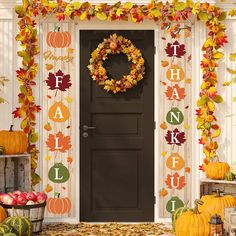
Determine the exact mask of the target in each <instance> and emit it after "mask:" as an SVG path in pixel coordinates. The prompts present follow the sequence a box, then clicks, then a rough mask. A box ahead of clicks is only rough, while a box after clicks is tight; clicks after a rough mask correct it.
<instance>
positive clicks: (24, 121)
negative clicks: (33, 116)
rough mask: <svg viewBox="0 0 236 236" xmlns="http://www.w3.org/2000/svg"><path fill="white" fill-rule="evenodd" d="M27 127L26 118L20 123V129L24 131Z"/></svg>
mask: <svg viewBox="0 0 236 236" xmlns="http://www.w3.org/2000/svg"><path fill="white" fill-rule="evenodd" d="M27 125H28V119H27V118H26V119H24V120H23V121H22V122H21V129H24V128H25V127H26V126H27Z"/></svg>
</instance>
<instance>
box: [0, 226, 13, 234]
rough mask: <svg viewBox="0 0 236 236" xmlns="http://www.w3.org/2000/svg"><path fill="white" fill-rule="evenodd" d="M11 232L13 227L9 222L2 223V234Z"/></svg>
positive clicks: (0, 231)
mask: <svg viewBox="0 0 236 236" xmlns="http://www.w3.org/2000/svg"><path fill="white" fill-rule="evenodd" d="M10 232H11V227H9V226H8V225H7V224H0V235H5V234H6V233H10Z"/></svg>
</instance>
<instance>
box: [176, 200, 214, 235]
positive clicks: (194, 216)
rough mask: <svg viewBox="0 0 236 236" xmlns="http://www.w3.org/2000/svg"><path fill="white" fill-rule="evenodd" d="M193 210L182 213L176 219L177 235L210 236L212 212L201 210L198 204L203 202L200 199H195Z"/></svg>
mask: <svg viewBox="0 0 236 236" xmlns="http://www.w3.org/2000/svg"><path fill="white" fill-rule="evenodd" d="M194 203H195V208H194V209H193V211H186V212H184V213H182V214H181V215H180V216H179V217H178V219H177V220H176V224H175V229H176V236H209V231H210V230H209V228H210V227H209V221H210V214H209V213H208V212H201V213H200V212H199V210H198V204H203V202H202V201H200V200H195V202H194Z"/></svg>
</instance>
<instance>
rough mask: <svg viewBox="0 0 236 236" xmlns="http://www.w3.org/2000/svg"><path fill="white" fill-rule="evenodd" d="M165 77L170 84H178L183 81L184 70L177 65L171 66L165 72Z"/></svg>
mask: <svg viewBox="0 0 236 236" xmlns="http://www.w3.org/2000/svg"><path fill="white" fill-rule="evenodd" d="M166 77H167V79H168V80H170V81H171V82H180V81H181V80H183V79H184V70H183V68H182V67H180V66H179V65H178V64H172V65H171V66H170V68H169V69H168V70H167V72H166Z"/></svg>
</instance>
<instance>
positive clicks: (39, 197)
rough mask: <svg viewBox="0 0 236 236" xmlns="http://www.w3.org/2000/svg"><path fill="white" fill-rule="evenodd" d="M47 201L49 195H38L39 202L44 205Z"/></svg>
mask: <svg viewBox="0 0 236 236" xmlns="http://www.w3.org/2000/svg"><path fill="white" fill-rule="evenodd" d="M46 200H47V195H46V194H45V193H40V192H39V193H37V202H38V203H44V202H46Z"/></svg>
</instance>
